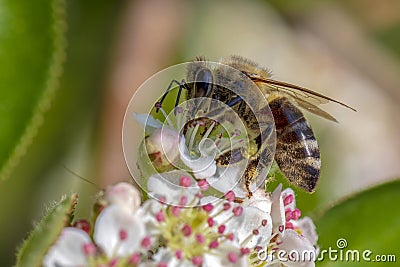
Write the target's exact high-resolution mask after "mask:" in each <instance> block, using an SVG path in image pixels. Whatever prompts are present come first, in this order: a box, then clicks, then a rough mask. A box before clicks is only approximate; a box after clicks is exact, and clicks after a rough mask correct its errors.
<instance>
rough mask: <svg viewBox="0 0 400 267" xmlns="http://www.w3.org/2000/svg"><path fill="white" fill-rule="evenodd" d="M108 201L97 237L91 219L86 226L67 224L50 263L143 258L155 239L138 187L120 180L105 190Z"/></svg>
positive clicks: (97, 226) (49, 255)
mask: <svg viewBox="0 0 400 267" xmlns="http://www.w3.org/2000/svg"><path fill="white" fill-rule="evenodd" d="M104 200H105V202H106V205H109V206H105V207H104V208H103V210H102V211H101V212H100V214H99V215H98V217H97V219H96V222H95V226H94V232H93V240H92V238H91V237H90V236H89V235H88V232H90V230H89V229H90V226H89V225H87V224H88V223H87V222H86V223H82V222H81V223H80V224H77V226H80V225H83V226H84V227H83V228H82V229H86V230H87V231H84V230H82V229H79V228H76V227H66V228H64V229H63V230H62V233H61V235H60V236H59V238H58V240H57V242H56V243H55V244H54V245H53V246H52V247H51V248H50V250H49V251H48V253H47V255H46V256H45V258H44V261H43V265H44V266H46V267H58V266H71V267H72V266H88V265H90V266H100V265H101V264H106V265H107V264H110V265H113V264H116V263H121V264H122V265H123V264H124V263H128V262H131V261H133V262H135V261H137V262H138V261H139V260H140V254H139V253H141V252H146V251H147V248H148V247H149V245H151V244H149V243H150V242H151V240H149V239H148V237H147V235H146V232H145V230H146V228H145V224H144V221H143V218H142V217H140V216H138V214H141V208H140V207H139V205H140V196H139V192H138V191H137V189H135V188H134V187H133V185H131V184H128V183H119V184H117V185H114V186H110V187H109V188H107V189H106V190H105V193H104Z"/></svg>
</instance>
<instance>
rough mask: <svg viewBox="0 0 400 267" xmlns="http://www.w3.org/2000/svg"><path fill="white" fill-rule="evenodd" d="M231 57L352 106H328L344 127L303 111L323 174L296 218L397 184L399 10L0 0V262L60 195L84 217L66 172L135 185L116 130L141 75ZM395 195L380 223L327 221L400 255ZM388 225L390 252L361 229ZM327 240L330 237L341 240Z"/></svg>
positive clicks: (81, 188)
mask: <svg viewBox="0 0 400 267" xmlns="http://www.w3.org/2000/svg"><path fill="white" fill-rule="evenodd" d="M230 54H239V55H242V56H245V57H248V58H251V59H253V60H255V61H257V62H258V63H260V64H261V65H264V66H266V67H269V68H271V70H272V71H273V73H274V78H276V79H278V80H284V81H288V82H291V83H295V84H299V85H302V86H305V87H309V88H312V89H314V90H317V91H319V92H321V93H323V94H326V95H329V96H331V97H333V98H336V99H338V100H341V101H343V102H345V103H347V104H349V105H351V106H353V107H354V108H356V109H357V110H358V112H352V111H349V110H347V109H344V108H342V107H341V106H338V105H333V104H328V105H326V108H325V107H324V108H325V109H326V110H327V111H329V112H330V113H332V114H333V115H334V116H335V117H336V118H337V119H338V121H339V124H334V123H331V122H329V121H326V120H323V119H320V118H317V117H315V116H313V115H310V114H306V115H307V117H308V118H309V119H310V121H311V124H312V125H313V128H314V131H315V133H316V136H317V138H318V141H319V144H320V149H321V153H322V162H323V163H322V164H323V166H322V174H321V181H320V183H319V186H318V188H317V192H316V193H315V194H313V195H307V194H304V193H302V192H298V205H299V206H300V208H301V209H302V210H303V214H311V215H312V216H314V218H316V219H318V218H319V216H320V214H321V212H322V211H323V210H325V209H326V208H327V207H329V206H330V205H331V203H333V202H337V201H338V200H339V199H343V198H345V197H346V196H348V195H350V194H354V193H355V192H358V191H361V190H364V189H366V188H370V187H372V186H373V185H375V184H380V183H383V182H386V181H393V180H396V179H397V178H398V177H400V138H399V136H400V119H399V117H400V107H399V104H398V103H399V101H400V78H399V73H400V1H397V0H383V1H372V0H350V1H344V0H343V1H311V0H299V1H279V0H276V1H275V0H274V1H261V0H259V1H255V0H254V1H185V0H181V1H179V0H168V1H163V0H148V1H144V0H143V1H96V2H95V1H85V0H81V1H78V0H70V1H63V0H53V1H50V0H47V1H46V0H38V1H21V0H19V1H18V0H17V1H15V0H0V200H1V201H0V218H1V219H0V265H1V266H10V265H12V264H13V263H14V261H15V259H14V254H15V249H16V247H17V246H18V245H20V244H21V241H22V240H23V238H25V237H26V235H27V233H28V231H29V230H30V229H32V227H33V222H34V221H37V220H38V219H39V218H40V217H41V215H42V214H43V211H44V210H45V205H46V204H47V203H49V202H51V201H54V200H57V199H59V197H60V196H61V195H62V194H63V193H68V192H71V191H74V192H78V193H79V196H80V202H79V203H80V204H79V206H78V211H77V216H78V217H82V216H87V215H88V214H89V212H90V205H89V204H90V203H91V201H92V200H93V195H94V193H95V192H96V191H97V190H98V189H97V188H96V186H94V185H91V184H89V183H86V182H84V181H83V180H82V179H80V178H78V177H77V175H74V174H73V173H71V171H69V170H72V171H73V172H74V173H76V174H79V175H81V176H83V177H85V178H86V179H89V180H90V181H93V182H94V183H95V184H96V185H98V186H99V187H103V186H105V185H108V184H110V183H114V182H116V181H122V180H125V181H130V180H131V178H130V175H129V172H128V170H127V167H126V165H125V162H124V158H123V153H122V145H121V128H122V121H123V116H124V112H125V108H126V107H127V105H128V102H129V99H130V98H131V96H132V94H133V93H134V91H135V89H136V88H137V87H138V86H139V85H140V84H141V83H142V82H143V81H144V80H145V79H147V78H148V77H150V76H151V75H152V74H154V73H155V72H157V71H160V70H162V69H163V68H165V67H167V66H170V65H173V64H176V63H181V62H185V61H188V60H191V59H193V58H195V57H196V56H198V55H204V56H206V58H207V59H210V60H217V59H218V58H219V57H223V56H227V55H230ZM382 188H391V191H390V192H388V193H387V190H383V189H382ZM399 188H400V187H399V186H398V183H396V182H395V183H394V184H390V186H388V187H381V190H375V191H374V194H375V193H376V192H378V191H379V192H380V193H379V192H378V193H376V194H379V195H378V197H376V200H377V201H376V202H375V205H371V207H373V208H374V209H375V208H376V209H379V211H380V213H379V215H376V216H380V219H379V220H373V221H370V220H369V219H370V218H374V214H373V213H374V212H375V211H376V210H375V211H374V210H371V209H370V210H369V212H367V213H363V216H366V217H365V218H364V220H363V221H362V222H361V224H360V225H358V224H354V221H353V218H352V217H351V216H350V215H351V214H353V216H355V215H357V210H353V211H352V210H351V209H350V211H348V212H349V214H350V215H349V216H350V217H343V220H342V219H341V218H339V217H340V216H342V215H343V214H341V213H337V214H335V212H333V213H331V214H329V216H331V217H329V221H330V222H332V221H333V220H334V219H336V221H338V222H340V224H341V227H342V228H346V227H347V228H349V227H348V226H352V224H353V226H354V227H353V228H352V229H353V230H352V231H353V232H352V236H353V237H354V240H355V241H354V242H358V243H356V244H373V245H374V246H376V247H378V248H381V250H380V252H381V253H387V254H390V253H392V254H395V253H398V251H400V245H399V242H395V241H396V240H397V241H400V237H399V235H400V218H399V215H398V214H397V212H396V211H395V210H394V209H395V207H394V205H393V204H392V203H393V201H398V200H399V199H398V198H399V196H397V195H400V194H399V192H398V189H399ZM383 195H386V196H387V197H386V198H385V197H379V196H383ZM388 196H393V197H394V198H396V197H397V200H396V199H391V198H390V197H388ZM373 198H375V196H374V195H368V194H367V195H364V198H360V200H359V201H358V202H359V204H358V205H366V204H368V202H367V201H371V200H373ZM378 200H379V201H378ZM378 204H379V206H378ZM367 206H369V204H368V205H367ZM385 214H386V216H388V217H387V218H390V220H386V217H385ZM368 216H369V217H368ZM332 218H334V219H332ZM317 222H319V221H317ZM322 222H323V220H322ZM385 223H390V225H383V224H385ZM326 225H327V224H326ZM326 225H325V226H324V225H323V226H321V231H323V232H324V233H326V232H329V230H330V229H326V228H327V227H326ZM336 225H337V224H336ZM363 225H364V227H363ZM334 226H335V224H333V225H332V227H334ZM385 227H388V228H389V229H390V231H386V232H385V233H386V234H390V235H392V237H393V238H394V239H393V240H391V241H389V242H388V243H385V240H379V242H373V240H371V238H373V237H374V235H371V234H370V233H368V232H366V231H368V230H369V231H372V232H373V231H374V229H377V228H385ZM350 228H351V227H350ZM388 228H385V229H388ZM317 230H318V229H317ZM336 231H337V230H336ZM332 232H333V234H334V235H332V234H331V236H332V240H333V241H332V242H334V240H336V239H337V238H340V237H342V236H341V234H340V233H339V232H335V229H332ZM320 235H321V236H322V234H321V233H320ZM352 236H347V238H348V241H349V244H351V242H352V239H351V238H352ZM360 236H367V237H368V236H369V237H370V240H369V241H368V242H367V243H365V242H364V241H363V240H366V239H367V238H361V241H359V239H360V238H359V237H360ZM397 237H399V238H398V239H396V238H397ZM321 239H322V241H324V240H327V239H326V238H325V239H324V237H321ZM357 240H358V241H357ZM324 242H328V241H324ZM329 242H331V241H329ZM329 242H328V243H325V244H322V247H324V246H325V245H327V244H328V245H329V244H331V243H329ZM360 242H361V243H360ZM362 242H364V243H362ZM396 243H397V244H396ZM353 244H354V243H353ZM332 245H334V244H332ZM388 246H389V247H388ZM353 248H354V247H353ZM355 248H357V247H355ZM397 258H398V260H399V261H400V255H397ZM319 265H321V266H322V265H324V266H328V265H329V266H331V265H334V266H343V265H344V264H342V263H338V262H336V263H335V262H323V263H319ZM352 265H354V263H353V264H350V265H349V266H352ZM380 265H381V264H379V263H374V266H380ZM386 265H393V266H394V264H393V263H392V264H389V263H386V264H385V265H384V266H386Z"/></svg>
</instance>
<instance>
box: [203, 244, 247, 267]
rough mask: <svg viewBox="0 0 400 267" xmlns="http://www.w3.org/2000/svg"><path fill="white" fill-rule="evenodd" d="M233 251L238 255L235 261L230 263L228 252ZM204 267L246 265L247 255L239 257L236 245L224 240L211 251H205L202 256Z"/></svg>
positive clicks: (237, 266) (238, 266)
mask: <svg viewBox="0 0 400 267" xmlns="http://www.w3.org/2000/svg"><path fill="white" fill-rule="evenodd" d="M232 252H233V253H235V254H236V255H238V259H237V262H235V263H232V262H230V261H229V259H228V253H232ZM203 260H204V261H203V265H202V266H204V267H220V266H221V267H224V266H235V267H241V266H247V257H246V256H243V257H240V250H239V247H238V245H236V244H234V243H233V242H224V243H222V244H221V245H220V246H219V247H218V249H216V250H213V251H212V253H207V254H205V255H204V258H203Z"/></svg>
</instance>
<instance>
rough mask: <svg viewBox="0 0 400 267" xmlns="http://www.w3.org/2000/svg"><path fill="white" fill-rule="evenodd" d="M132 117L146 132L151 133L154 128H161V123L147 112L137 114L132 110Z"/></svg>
mask: <svg viewBox="0 0 400 267" xmlns="http://www.w3.org/2000/svg"><path fill="white" fill-rule="evenodd" d="M133 118H134V119H135V120H136V121H137V122H138V123H139V124H140V125H142V126H143V127H144V128H145V130H146V132H147V133H149V134H151V133H152V132H153V131H154V130H155V129H157V128H161V127H162V126H163V123H162V122H161V121H159V120H156V119H155V118H154V117H153V116H151V115H149V114H145V113H144V114H138V113H136V112H133Z"/></svg>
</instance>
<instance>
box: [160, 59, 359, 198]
mask: <svg viewBox="0 0 400 267" xmlns="http://www.w3.org/2000/svg"><path fill="white" fill-rule="evenodd" d="M219 63H220V65H216V66H215V65H212V66H210V65H209V63H208V61H206V60H205V59H204V58H202V57H199V58H196V60H195V61H193V62H192V63H191V64H190V65H189V67H188V70H187V76H186V80H182V82H178V81H176V80H173V81H172V82H171V84H170V86H169V87H168V89H167V91H166V92H165V94H164V95H163V97H162V98H161V100H160V101H159V102H158V103H157V104H156V107H157V108H159V107H161V104H162V102H163V101H164V99H165V97H166V95H167V94H168V92H169V91H170V89H171V87H172V85H173V84H174V83H176V84H178V85H179V91H178V95H177V99H176V106H177V105H178V103H179V101H180V97H181V92H182V91H183V90H186V91H187V94H186V98H187V99H192V98H197V97H207V98H211V99H216V100H219V101H222V102H224V103H225V104H226V105H227V106H228V107H231V108H232V109H234V110H235V112H236V113H237V114H238V115H239V117H240V118H241V119H242V121H243V123H244V124H245V125H246V128H247V130H248V136H249V139H250V140H251V141H252V142H253V143H254V145H255V147H256V148H255V149H247V150H246V151H244V150H243V149H242V148H238V149H234V150H231V151H228V152H227V153H224V154H222V155H219V156H218V157H217V158H216V162H217V164H219V165H227V164H229V163H232V162H233V163H234V162H238V161H240V160H241V159H243V158H247V159H248V160H249V161H248V164H247V169H246V171H245V172H244V177H243V178H244V184H245V187H246V190H247V192H248V196H249V197H250V196H251V195H252V193H251V191H250V184H251V183H252V181H253V179H254V177H255V176H257V175H258V174H259V171H258V170H259V167H260V166H263V165H267V164H269V163H271V162H272V161H273V160H275V161H276V163H277V164H278V166H279V168H280V170H281V171H282V172H283V173H284V174H285V176H286V177H287V179H288V180H289V182H290V183H292V184H293V185H295V186H297V187H299V188H301V189H303V190H305V191H307V192H309V193H313V192H314V191H315V187H316V185H317V182H318V180H319V176H320V168H321V157H320V150H319V147H318V143H317V140H316V138H315V136H314V133H313V131H312V129H311V126H310V124H309V123H308V122H307V120H306V118H305V117H304V115H303V112H302V111H301V109H305V110H307V111H309V112H311V113H314V114H316V115H318V116H321V117H323V118H325V119H328V120H331V121H334V122H337V120H336V119H335V118H334V117H333V116H332V115H330V114H329V113H327V112H326V111H324V110H322V109H320V108H319V107H318V105H319V104H323V103H327V102H329V101H332V102H335V103H337V104H340V105H342V106H344V107H346V108H349V109H351V110H354V111H355V109H353V108H352V107H350V106H348V105H346V104H344V103H342V102H339V101H337V100H334V99H332V98H330V97H327V96H324V95H322V94H319V93H317V92H314V91H311V90H309V89H307V88H304V87H301V86H297V85H294V84H290V83H286V82H281V81H276V80H273V79H271V72H270V71H269V70H268V69H266V68H263V67H261V66H259V65H258V64H257V63H255V62H253V61H251V60H248V59H246V58H244V57H241V56H229V57H226V58H223V59H221V60H220V61H219ZM224 66H225V67H224ZM226 66H228V68H226ZM230 68H233V69H235V70H238V72H237V73H239V74H237V73H234V72H231V71H229V69H230ZM246 78H247V80H249V81H251V82H250V83H253V84H255V85H256V87H257V88H258V90H259V91H260V92H261V93H262V95H264V96H265V98H264V100H263V102H262V103H261V104H260V105H258V106H257V110H254V109H250V107H249V104H248V102H247V103H246V101H244V97H243V96H246V94H247V93H248V92H247V91H250V90H247V88H248V87H250V86H251V85H250V83H248V82H246V81H245V80H246ZM217 81H219V82H220V81H224V83H225V85H226V86H220V85H219V84H218V82H217ZM228 88H236V91H235V90H233V91H232V90H229V89H228ZM267 109H268V110H271V112H272V115H273V120H274V125H275V130H276V150H275V154H273V153H272V152H271V151H269V150H268V149H266V147H267V146H265V144H264V143H265V140H268V136H269V135H271V134H272V132H271V128H270V127H266V128H264V130H260V124H263V123H264V122H263V119H262V118H263V114H267V113H268V112H267ZM220 112H223V111H222V110H221V111H220ZM260 114H261V116H260ZM259 118H261V121H260V119H259ZM267 120H268V118H267V119H265V123H268V122H267ZM253 147H254V146H253ZM271 156H273V158H271ZM260 164H261V165H260Z"/></svg>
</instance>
